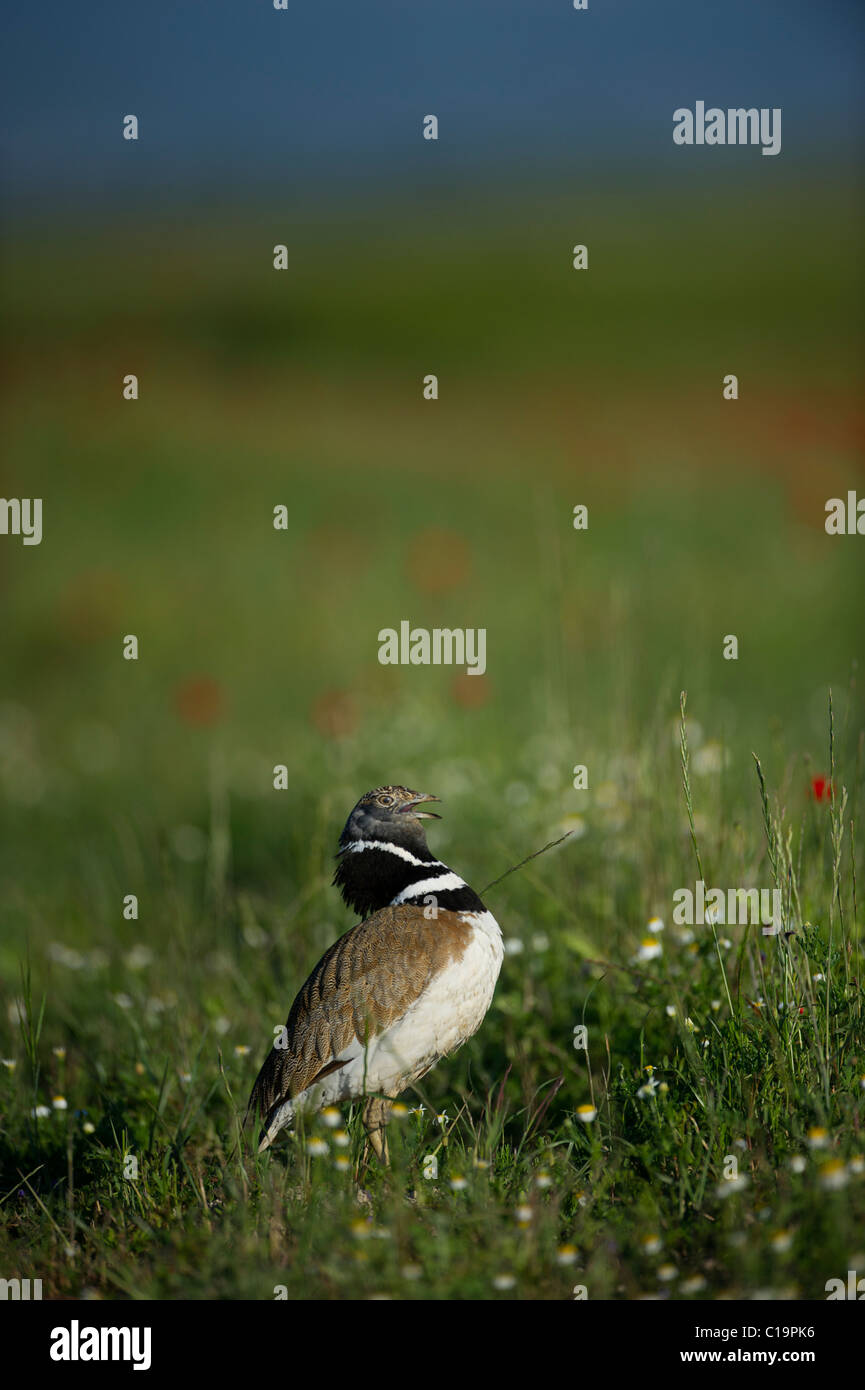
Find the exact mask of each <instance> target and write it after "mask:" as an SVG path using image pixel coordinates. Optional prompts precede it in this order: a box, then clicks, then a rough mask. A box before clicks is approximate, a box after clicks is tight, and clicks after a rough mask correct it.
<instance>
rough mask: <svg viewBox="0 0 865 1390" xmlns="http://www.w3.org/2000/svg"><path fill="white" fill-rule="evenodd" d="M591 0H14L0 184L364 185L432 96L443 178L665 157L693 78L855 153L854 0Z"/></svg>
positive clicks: (38, 196) (663, 162)
mask: <svg viewBox="0 0 865 1390" xmlns="http://www.w3.org/2000/svg"><path fill="white" fill-rule="evenodd" d="M589 5H590V7H589V10H588V11H587V12H575V11H574V10H573V8H572V5H571V4H570V0H436V3H421V0H402V3H396V2H395V0H364V3H360V2H358V3H354V4H352V3H345V0H339V2H338V3H328V0H289V9H288V10H287V11H284V12H282V11H280V12H277V11H274V9H273V7H272V0H182V3H181V2H180V0H173V2H172V3H165V0H88V3H87V4H86V5H83V6H81V5H72V4H69V3H68V0H66V3H61V0H47V3H32V4H28V5H23V4H22V5H19V6H18V7H17V8H16V12H15V13H13V14H12V15H11V16H10V17H9V18H8V19H7V21H6V43H5V52H4V56H3V59H2V69H0V72H2V91H3V95H2V98H0V102H2V107H3V117H4V119H3V128H4V136H3V145H2V171H3V172H2V177H3V183H4V186H5V193H6V197H7V199H8V201H9V203H11V206H12V208H13V209H14V208H16V207H19V206H26V205H27V204H28V203H29V202H31V201H34V200H36V201H45V200H46V199H47V200H48V201H49V202H50V200H51V199H52V198H55V197H56V198H59V199H61V200H68V199H69V198H72V199H74V200H77V201H80V202H81V203H82V204H85V205H86V203H87V202H88V201H90V200H93V199H97V200H101V199H104V198H122V197H123V196H124V194H130V195H131V194H132V193H133V192H137V193H138V194H139V195H140V193H141V191H142V190H146V189H148V188H149V189H159V190H161V191H163V192H167V193H168V194H170V196H171V197H172V198H175V199H178V200H182V199H183V198H184V197H185V196H187V195H189V194H197V193H199V192H207V191H208V190H213V191H220V190H221V191H225V190H229V189H231V188H233V187H242V186H246V185H254V184H256V183H261V184H263V185H266V186H269V187H277V188H280V189H283V190H284V191H285V192H287V193H289V192H291V191H293V190H295V189H297V188H299V187H301V186H303V187H309V188H312V187H314V186H327V184H328V183H329V182H331V181H334V180H337V179H340V178H342V177H343V176H346V175H350V176H351V177H352V178H353V179H355V180H358V181H359V182H360V183H364V182H367V181H368V182H369V183H370V184H375V183H376V182H378V181H381V180H387V179H389V178H393V177H394V176H395V175H398V174H399V173H400V171H405V170H410V169H412V168H414V167H416V165H417V160H418V158H419V157H420V154H419V152H420V151H421V150H422V149H423V145H422V144H420V143H419V131H420V121H421V117H422V116H423V115H424V114H426V113H427V112H429V111H432V112H435V113H436V114H437V115H438V117H439V119H440V122H441V133H440V134H441V138H440V140H439V142H438V145H437V146H436V148H435V149H434V150H430V149H429V148H427V149H426V150H425V151H424V157H425V156H426V155H431V156H432V158H433V159H435V161H436V165H435V167H436V169H437V171H438V173H439V174H440V175H441V176H443V177H445V178H446V177H447V176H448V175H449V174H452V175H454V176H457V177H463V178H464V177H465V176H466V175H467V174H469V175H471V174H474V173H477V174H478V175H479V176H481V175H482V176H484V177H491V178H493V179H495V178H496V177H498V176H500V177H502V178H508V177H510V176H512V175H513V174H514V173H518V174H519V175H520V176H522V175H523V174H524V173H525V172H526V170H528V169H533V170H536V171H540V172H542V171H543V170H545V169H550V170H560V169H562V168H569V167H570V168H575V169H584V168H592V169H594V170H599V169H602V168H604V167H606V168H610V169H616V168H618V167H621V166H630V167H633V166H634V165H640V166H642V167H646V165H647V164H648V165H649V166H651V165H652V163H656V164H657V167H658V169H659V170H660V171H663V169H664V168H665V167H670V161H671V159H674V158H675V157H676V156H675V154H674V147H673V145H672V139H671V130H672V112H673V110H674V109H675V108H676V107H678V106H681V105H690V106H693V104H694V102H695V101H696V100H697V99H698V98H700V99H705V100H706V101H707V103H708V104H713V103H715V104H717V105H720V106H723V107H726V106H738V105H745V106H770V107H775V106H780V107H781V108H782V109H783V113H784V117H783V134H784V145H783V154H782V158H786V159H787V161H790V160H793V161H795V160H797V159H804V158H807V159H809V160H811V161H813V160H815V159H817V160H819V161H820V162H824V163H829V164H831V163H835V162H839V163H840V164H842V165H849V163H850V161H851V160H852V159H854V158H855V155H856V148H857V142H858V143H860V144H861V115H862V105H861V96H860V95H859V91H860V89H861V86H862V55H863V32H865V5H862V4H861V3H857V2H856V0H820V3H816V2H815V3H805V0H785V3H775V0H713V2H712V3H710V2H709V0H657V2H656V3H652V0H589ZM127 112H134V113H135V114H136V115H138V116H139V119H140V122H141V138H140V139H139V141H138V144H137V145H136V146H135V147H134V148H130V146H129V144H128V143H127V142H124V141H123V140H121V138H120V129H121V118H122V116H123V115H124V114H126V113H127ZM857 127H858V128H857ZM689 153H690V152H689ZM728 153H735V155H736V157H740V156H741V155H742V154H745V152H740V151H736V152H728ZM753 153H754V155H755V156H756V157H758V158H759V155H758V154H757V152H756V151H755V152H753ZM714 155H715V157H716V158H719V159H723V158H724V157H725V154H724V153H723V152H719V151H715V152H714ZM679 156H680V157H685V158H687V157H689V155H688V153H686V154H685V155H684V156H683V155H682V152H681V151H680V152H679ZM746 157H750V156H748V155H746ZM772 162H774V163H778V162H779V161H772ZM763 163H764V164H768V163H770V161H768V160H764V161H763Z"/></svg>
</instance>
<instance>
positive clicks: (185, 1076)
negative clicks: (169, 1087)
mask: <svg viewBox="0 0 865 1390" xmlns="http://www.w3.org/2000/svg"><path fill="white" fill-rule="evenodd" d="M177 1075H178V1077H179V1079H180V1080H181V1081H182V1082H183V1084H184V1086H188V1085H189V1083H190V1081H191V1080H192V1072H191V1071H179V1072H178V1073H177Z"/></svg>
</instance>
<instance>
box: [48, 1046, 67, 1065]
mask: <svg viewBox="0 0 865 1390" xmlns="http://www.w3.org/2000/svg"><path fill="white" fill-rule="evenodd" d="M51 1051H52V1052H53V1054H54V1056H55V1057H56V1058H57V1060H58V1062H63V1061H65V1059H66V1048H65V1047H52V1049H51Z"/></svg>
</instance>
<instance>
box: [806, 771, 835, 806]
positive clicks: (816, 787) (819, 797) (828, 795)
mask: <svg viewBox="0 0 865 1390" xmlns="http://www.w3.org/2000/svg"><path fill="white" fill-rule="evenodd" d="M833 795H834V792H833V788H832V783H831V781H830V780H829V778H828V777H812V778H811V796H812V797H813V799H814V800H815V801H831V800H832V797H833Z"/></svg>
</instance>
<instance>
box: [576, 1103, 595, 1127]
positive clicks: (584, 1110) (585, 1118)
mask: <svg viewBox="0 0 865 1390" xmlns="http://www.w3.org/2000/svg"><path fill="white" fill-rule="evenodd" d="M597 1115H598V1112H597V1110H596V1109H595V1107H594V1106H593V1105H578V1106H577V1119H578V1120H581V1121H582V1123H583V1124H584V1125H590V1124H591V1123H592V1121H593V1120H595V1119H597Z"/></svg>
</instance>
